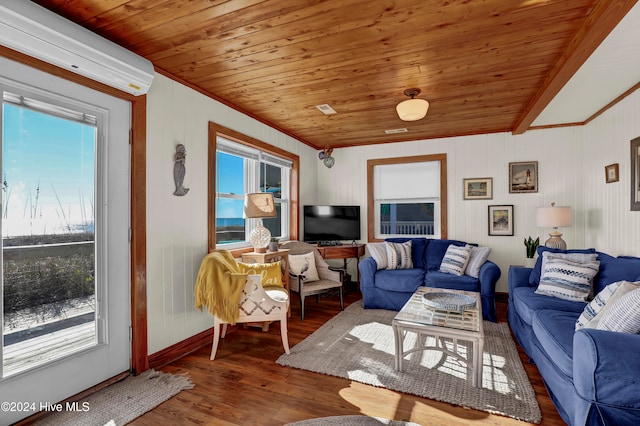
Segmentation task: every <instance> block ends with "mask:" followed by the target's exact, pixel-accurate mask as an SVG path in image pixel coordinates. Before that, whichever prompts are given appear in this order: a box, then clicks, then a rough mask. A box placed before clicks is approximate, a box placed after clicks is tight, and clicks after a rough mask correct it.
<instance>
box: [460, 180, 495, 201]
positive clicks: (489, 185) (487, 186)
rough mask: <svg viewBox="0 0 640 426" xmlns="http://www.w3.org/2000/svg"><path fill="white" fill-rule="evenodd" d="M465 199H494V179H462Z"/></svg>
mask: <svg viewBox="0 0 640 426" xmlns="http://www.w3.org/2000/svg"><path fill="white" fill-rule="evenodd" d="M462 184H463V186H464V188H463V199H465V200H491V199H492V198H493V178H475V179H462Z"/></svg>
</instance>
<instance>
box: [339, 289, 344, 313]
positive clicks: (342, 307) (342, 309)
mask: <svg viewBox="0 0 640 426" xmlns="http://www.w3.org/2000/svg"><path fill="white" fill-rule="evenodd" d="M340 310H341V311H344V299H343V298H342V287H340Z"/></svg>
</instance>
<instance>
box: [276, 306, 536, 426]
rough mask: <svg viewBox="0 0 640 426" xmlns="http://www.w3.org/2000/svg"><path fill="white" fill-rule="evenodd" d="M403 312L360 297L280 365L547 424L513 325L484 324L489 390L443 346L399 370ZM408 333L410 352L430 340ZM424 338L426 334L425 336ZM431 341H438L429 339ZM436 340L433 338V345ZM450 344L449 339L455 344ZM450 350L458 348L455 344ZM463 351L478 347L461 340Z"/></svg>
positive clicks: (411, 357)
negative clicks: (397, 331)
mask: <svg viewBox="0 0 640 426" xmlns="http://www.w3.org/2000/svg"><path fill="white" fill-rule="evenodd" d="M396 314H397V312H394V311H388V310H384V309H363V307H362V301H361V300H360V301H358V302H355V303H353V304H351V305H350V306H349V307H347V308H346V309H345V310H344V311H343V312H340V313H339V314H338V315H336V316H335V317H333V318H332V319H331V320H329V321H328V322H326V323H325V324H324V325H323V326H322V327H320V328H319V329H318V330H316V331H315V332H314V333H313V334H312V335H311V336H309V337H307V338H306V339H305V340H303V341H302V342H300V343H299V344H297V345H295V346H294V347H293V348H291V354H289V355H287V354H284V355H282V356H281V357H280V358H278V360H277V361H276V362H277V363H278V364H280V365H283V366H288V367H294V368H299V369H302V370H308V371H313V372H316V373H322V374H327V375H330V376H337V377H343V378H345V379H349V380H353V381H356V382H360V383H365V384H369V385H373V386H377V387H382V388H387V389H391V390H395V391H399V392H404V393H407V394H412V395H417V396H421V397H424V398H429V399H433V400H437V401H442V402H447V403H450V404H455V405H459V406H462V407H466V408H473V409H476V410H481V411H485V412H488V413H492V414H501V415H504V416H508V417H512V418H514V419H518V420H523V421H527V422H531V423H540V421H541V418H542V414H541V412H540V407H539V406H538V402H537V401H536V397H535V392H534V390H533V387H532V386H531V383H530V382H529V379H528V377H527V374H526V372H525V370H524V367H523V366H522V362H521V361H520V357H519V355H518V350H517V349H516V346H515V343H514V342H513V339H512V338H511V333H510V331H509V327H508V325H507V324H506V323H499V324H496V323H492V322H488V321H485V322H484V323H483V326H484V333H485V341H484V353H483V375H482V376H483V377H482V388H476V387H474V386H472V385H471V382H470V380H471V378H470V375H469V374H468V373H467V369H466V362H464V361H458V360H456V359H455V358H452V357H449V356H446V355H443V353H442V352H441V351H437V350H427V351H418V352H414V353H412V354H410V355H408V356H406V357H405V361H404V363H403V366H404V369H405V371H404V372H397V371H395V364H394V353H395V346H394V345H395V343H394V335H393V330H392V328H391V321H392V320H393V318H394V317H395V315H396ZM417 339H418V337H417V335H416V334H415V333H407V335H406V337H405V341H404V344H405V350H406V349H407V348H411V347H416V344H424V343H425V342H423V341H422V340H421V341H420V342H418V341H417ZM422 339H424V337H423V338H422ZM427 339H433V338H432V337H428V338H427ZM434 342H435V340H433V341H431V342H426V343H429V344H433V343H434ZM450 344H451V342H450V341H449V342H447V346H449V345H450ZM450 349H451V348H450ZM458 352H459V353H461V354H465V352H466V353H470V352H471V345H470V344H467V342H461V341H458Z"/></svg>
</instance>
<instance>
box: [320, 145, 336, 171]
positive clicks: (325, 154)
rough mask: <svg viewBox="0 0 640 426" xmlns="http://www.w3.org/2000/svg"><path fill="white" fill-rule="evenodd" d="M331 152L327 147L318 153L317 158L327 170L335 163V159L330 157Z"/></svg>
mask: <svg viewBox="0 0 640 426" xmlns="http://www.w3.org/2000/svg"><path fill="white" fill-rule="evenodd" d="M332 152H333V148H329V147H327V148H325V149H323V150H322V151H320V152H319V153H318V158H319V159H320V160H322V163H323V164H324V165H325V166H326V167H327V168H329V169H330V168H332V167H333V165H334V164H335V163H336V159H335V158H333V157H332V156H331V153H332Z"/></svg>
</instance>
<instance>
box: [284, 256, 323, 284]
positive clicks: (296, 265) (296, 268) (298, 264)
mask: <svg viewBox="0 0 640 426" xmlns="http://www.w3.org/2000/svg"><path fill="white" fill-rule="evenodd" d="M289 270H290V271H291V273H292V274H294V275H304V277H305V282H311V281H318V280H319V279H320V277H319V276H318V269H317V268H316V259H315V255H314V252H310V253H305V254H293V255H289Z"/></svg>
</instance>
